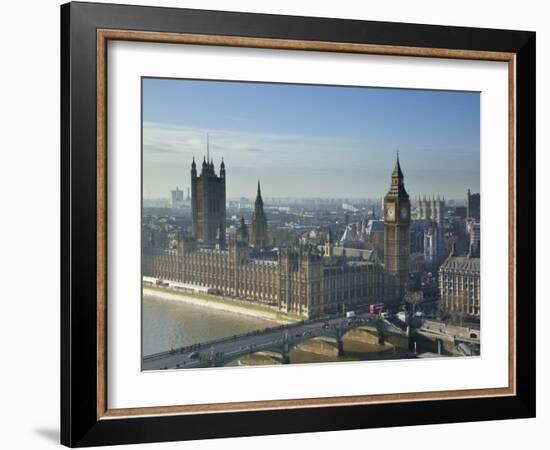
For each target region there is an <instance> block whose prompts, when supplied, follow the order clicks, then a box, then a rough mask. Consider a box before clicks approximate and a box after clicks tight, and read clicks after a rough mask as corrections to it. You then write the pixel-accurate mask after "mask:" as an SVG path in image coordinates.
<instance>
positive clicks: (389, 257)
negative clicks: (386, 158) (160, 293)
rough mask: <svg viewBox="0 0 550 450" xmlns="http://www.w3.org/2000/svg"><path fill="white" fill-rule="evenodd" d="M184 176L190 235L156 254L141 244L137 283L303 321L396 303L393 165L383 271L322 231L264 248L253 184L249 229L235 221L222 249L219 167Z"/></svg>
mask: <svg viewBox="0 0 550 450" xmlns="http://www.w3.org/2000/svg"><path fill="white" fill-rule="evenodd" d="M191 175H192V205H193V212H192V215H193V235H190V236H178V239H177V245H176V246H174V247H172V248H164V249H160V248H157V247H154V246H148V245H147V244H148V243H150V242H152V241H144V247H143V250H142V261H143V275H144V276H149V277H155V278H160V279H165V280H172V281H177V282H181V283H188V284H193V285H197V286H204V287H208V288H209V289H211V291H212V292H216V293H218V294H219V295H224V296H229V297H235V298H241V299H247V300H250V301H254V302H257V303H259V304H264V305H269V306H272V307H274V308H277V309H279V310H280V311H285V312H290V313H295V314H299V315H301V316H304V317H318V316H320V315H322V314H325V313H335V312H340V313H341V312H344V311H349V310H352V309H354V308H360V307H367V306H368V305H370V304H372V303H379V302H383V301H388V302H391V303H394V304H395V303H399V302H401V301H402V300H403V294H404V285H405V282H406V279H407V277H408V270H409V269H408V267H409V266H408V265H409V221H410V204H409V200H408V194H407V193H406V191H405V189H404V185H403V174H402V173H401V168H400V167H399V160H397V163H396V170H395V171H394V174H393V175H392V187H391V189H390V192H389V193H388V195H387V196H386V218H385V221H384V251H385V255H384V265H383V264H382V263H381V262H380V261H379V260H378V258H377V256H376V251H373V250H368V249H359V248H346V247H345V246H343V245H342V246H339V245H337V243H335V242H334V241H333V239H332V234H331V232H330V230H329V233H328V239H327V241H326V242H325V243H324V244H322V245H321V244H319V245H311V244H301V245H296V246H294V247H290V248H285V247H283V248H278V249H271V248H269V246H268V239H267V238H268V235H267V218H266V216H265V213H264V211H263V200H262V197H261V193H260V187H259V184H258V193H257V198H256V203H255V210H254V213H253V216H252V220H251V225H250V229H248V227H247V226H246V225H245V222H244V218H242V219H241V225H240V227H239V228H238V229H237V230H233V232H232V234H230V235H229V236H228V242H227V244H226V242H225V234H226V229H225V203H223V205H222V202H225V166H224V164H223V162H222V165H221V167H220V176H219V177H218V176H216V174H215V172H214V165H213V163H212V162H207V161H206V159H205V160H204V162H203V168H202V173H201V176H200V177H198V176H197V173H196V165H195V162H194V160H193V164H192V168H191ZM206 205H208V207H207V208H206ZM389 205H393V207H394V208H396V210H395V211H396V214H397V217H395V218H394V219H392V218H390V217H389V215H390V214H389V213H388V211H387V209H388V207H389ZM384 266H385V267H384ZM388 294H389V295H388Z"/></svg>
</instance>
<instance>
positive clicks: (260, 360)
mask: <svg viewBox="0 0 550 450" xmlns="http://www.w3.org/2000/svg"><path fill="white" fill-rule="evenodd" d="M278 325H279V322H276V321H274V320H267V319H263V318H257V317H252V316H247V315H244V314H238V313H235V312H230V311H225V310H220V309H214V308H210V307H208V306H203V305H197V304H192V303H188V302H185V301H178V300H171V299H166V298H162V297H160V296H156V295H149V294H144V296H143V355H144V356H146V355H150V354H153V353H157V352H162V351H166V350H170V349H171V348H174V349H175V348H179V347H182V346H188V345H192V344H197V343H204V342H208V341H212V340H215V339H219V338H223V337H229V336H233V335H236V334H243V333H247V332H250V331H255V330H258V329H264V328H269V327H275V326H278ZM354 336H355V337H354ZM344 351H345V354H344V355H343V356H336V355H335V354H332V355H331V354H330V352H329V353H328V354H322V352H318V351H316V348H315V342H313V343H312V344H311V345H309V348H308V346H306V347H303V346H302V347H297V348H294V349H292V351H291V352H290V362H291V363H311V362H336V361H346V360H347V361H349V360H379V359H401V358H407V357H408V355H407V353H408V352H407V349H405V348H399V347H396V346H391V345H388V344H386V345H379V344H378V343H375V342H365V341H364V340H363V339H360V338H358V336H357V334H355V335H354V333H350V334H349V335H347V336H346V337H345V338H344ZM243 362H245V363H247V364H253V365H255V364H277V363H278V362H277V360H276V359H272V358H267V360H266V358H264V357H263V356H261V355H258V356H252V357H245V358H244V359H243ZM235 364H237V360H235V361H233V362H232V363H230V364H229V365H235Z"/></svg>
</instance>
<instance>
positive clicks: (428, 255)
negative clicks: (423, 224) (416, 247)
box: [424, 222, 448, 271]
mask: <svg viewBox="0 0 550 450" xmlns="http://www.w3.org/2000/svg"><path fill="white" fill-rule="evenodd" d="M446 244H447V243H446V240H445V232H444V230H443V228H442V227H440V226H438V224H437V223H436V222H432V223H431V224H430V226H429V227H428V228H427V229H426V230H425V231H424V261H425V264H426V270H430V271H434V270H437V268H438V267H439V265H440V264H441V262H442V261H443V260H444V259H445V255H447V253H448V252H447V245H446Z"/></svg>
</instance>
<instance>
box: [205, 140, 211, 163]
mask: <svg viewBox="0 0 550 450" xmlns="http://www.w3.org/2000/svg"><path fill="white" fill-rule="evenodd" d="M206 160H207V161H210V139H209V138H208V133H206Z"/></svg>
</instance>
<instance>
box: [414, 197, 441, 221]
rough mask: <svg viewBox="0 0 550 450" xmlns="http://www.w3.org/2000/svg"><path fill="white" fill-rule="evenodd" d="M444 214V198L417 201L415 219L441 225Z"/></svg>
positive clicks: (424, 198)
mask: <svg viewBox="0 0 550 450" xmlns="http://www.w3.org/2000/svg"><path fill="white" fill-rule="evenodd" d="M444 213H445V198H442V199H440V198H439V195H438V196H437V198H435V197H432V198H427V199H426V197H425V196H424V197H423V198H422V199H418V200H417V217H416V218H417V219H422V220H431V221H432V222H436V223H437V224H440V223H442V221H443V215H444Z"/></svg>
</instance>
